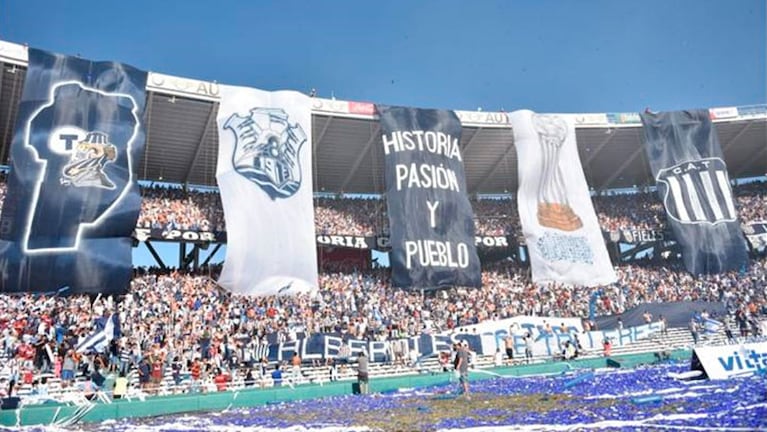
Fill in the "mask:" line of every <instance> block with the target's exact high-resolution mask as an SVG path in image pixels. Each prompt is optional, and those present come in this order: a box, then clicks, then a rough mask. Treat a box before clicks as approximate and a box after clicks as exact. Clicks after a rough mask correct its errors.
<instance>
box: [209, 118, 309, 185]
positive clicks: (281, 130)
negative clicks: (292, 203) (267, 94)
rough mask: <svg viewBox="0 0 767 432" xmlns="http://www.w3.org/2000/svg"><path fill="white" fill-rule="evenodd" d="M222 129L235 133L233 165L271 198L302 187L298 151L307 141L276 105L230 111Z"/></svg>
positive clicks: (298, 126)
mask: <svg viewBox="0 0 767 432" xmlns="http://www.w3.org/2000/svg"><path fill="white" fill-rule="evenodd" d="M224 129H229V130H231V131H232V132H233V133H234V136H235V146H234V152H233V154H232V165H233V166H234V169H235V171H237V172H238V173H239V174H240V175H242V176H243V177H245V178H247V179H248V180H250V181H252V182H253V183H255V184H257V185H259V186H260V187H261V189H263V190H264V192H266V193H267V194H268V195H269V197H271V198H272V199H273V200H274V199H277V198H288V197H291V196H293V195H294V194H295V193H296V192H297V191H298V189H299V188H300V187H301V160H300V157H299V156H300V152H301V148H302V147H303V145H304V143H305V142H306V140H307V136H306V133H305V132H304V130H303V128H301V125H299V124H298V123H294V124H290V121H289V119H288V114H287V113H286V112H285V111H284V110H282V109H279V108H253V109H251V110H250V112H249V113H248V115H247V116H241V115H239V114H232V115H231V116H230V117H229V118H228V119H227V120H226V122H225V123H224Z"/></svg>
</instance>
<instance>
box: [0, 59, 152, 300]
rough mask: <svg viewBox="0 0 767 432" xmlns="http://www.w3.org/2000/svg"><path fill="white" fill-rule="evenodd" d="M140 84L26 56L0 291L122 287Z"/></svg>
mask: <svg viewBox="0 0 767 432" xmlns="http://www.w3.org/2000/svg"><path fill="white" fill-rule="evenodd" d="M146 77H147V74H146V72H144V71H140V70H138V69H135V68H133V67H131V66H127V65H124V64H120V63H113V62H93V61H90V60H85V59H81V58H75V57H67V56H64V55H59V54H52V53H49V52H45V51H40V50H36V49H30V50H29V66H28V69H27V75H26V78H25V81H24V92H23V94H22V96H21V103H20V105H19V114H18V118H17V121H16V129H15V134H14V137H13V143H12V147H11V171H10V174H9V180H8V193H7V196H6V198H5V202H4V204H3V212H2V221H1V222H0V268H1V269H3V271H2V287H1V289H0V290H1V291H5V292H12V291H15V292H25V291H38V292H50V291H59V290H61V289H62V288H63V287H69V288H70V289H69V290H68V293H72V294H76V293H104V294H119V293H123V292H125V291H126V290H127V289H128V284H129V282H130V278H131V276H132V266H131V262H132V261H131V249H132V248H131V235H132V233H133V229H134V228H135V226H136V220H137V219H138V213H139V210H140V208H141V196H140V195H139V191H138V182H137V180H136V175H135V171H136V168H137V165H138V162H139V160H140V156H141V154H142V153H143V150H144V124H143V118H144V105H145V99H146V96H145V87H146Z"/></svg>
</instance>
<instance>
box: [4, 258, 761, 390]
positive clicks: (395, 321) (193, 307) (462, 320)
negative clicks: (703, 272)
mask: <svg viewBox="0 0 767 432" xmlns="http://www.w3.org/2000/svg"><path fill="white" fill-rule="evenodd" d="M617 271H618V277H619V279H618V281H617V282H616V283H614V284H611V285H608V286H604V287H598V288H585V287H573V286H567V285H548V286H536V285H534V284H533V283H532V282H531V280H530V277H529V273H528V270H527V269H526V268H524V267H520V266H519V265H518V264H515V263H512V262H508V261H503V262H499V263H496V264H493V265H490V266H488V268H486V269H485V270H484V271H483V274H482V279H483V286H482V288H480V289H464V288H453V289H449V290H445V291H438V292H433V293H421V292H410V291H403V290H400V289H395V288H392V287H391V285H390V283H389V273H388V271H387V270H385V269H378V270H367V271H356V270H352V269H344V268H335V269H324V271H323V272H322V273H321V276H320V280H319V286H320V289H319V292H318V293H316V295H309V294H303V295H298V296H294V297H247V296H239V295H232V294H229V293H227V292H225V291H223V290H221V289H219V288H218V287H217V285H216V284H215V282H214V280H213V278H211V277H209V276H207V275H206V276H201V275H193V274H182V273H178V272H171V273H161V272H140V273H137V274H136V276H135V278H134V279H133V281H132V283H131V288H130V291H129V292H128V294H127V295H125V296H124V297H121V298H112V297H107V298H104V297H98V298H96V299H95V300H94V299H93V298H92V297H88V296H84V295H72V296H67V297H55V296H53V297H51V296H48V297H46V296H39V295H32V294H27V295H13V296H11V295H0V334H1V338H0V356H2V357H5V360H4V361H3V365H2V367H0V369H2V368H5V370H0V376H3V374H4V373H5V374H6V375H12V374H16V375H17V377H18V379H19V380H25V379H27V378H24V375H25V373H26V374H27V376H28V377H29V379H32V376H34V375H35V374H38V373H41V372H48V373H51V374H54V375H56V376H58V377H60V378H61V379H62V380H63V381H64V382H65V383H66V382H69V381H71V380H72V379H73V377H74V374H75V373H76V372H75V371H78V370H82V369H85V370H88V371H94V370H99V369H111V370H113V371H114V372H115V373H119V374H125V373H126V372H128V371H130V370H132V369H136V370H138V371H143V372H141V373H140V375H142V376H146V381H145V382H142V383H145V384H147V385H150V384H151V383H152V382H153V381H152V380H155V379H159V378H161V377H162V376H163V375H164V374H165V373H166V372H172V373H174V374H176V373H177V372H179V373H180V372H181V371H183V372H184V373H193V371H195V370H196V371H197V373H198V375H199V374H202V375H204V376H208V375H210V376H211V377H212V376H213V375H217V374H218V373H219V372H216V371H221V370H230V369H238V368H239V367H241V366H245V367H248V366H250V367H253V366H254V365H257V364H258V363H259V360H260V359H259V358H258V354H257V353H258V352H259V351H258V348H259V346H262V345H264V344H266V343H268V341H272V342H273V341H289V340H294V339H295V338H296V337H297V335H298V334H302V333H303V334H314V333H319V332H334V333H341V334H343V335H347V336H349V337H354V338H366V339H376V340H383V339H397V338H401V337H406V336H413V335H417V334H421V333H423V332H426V333H432V332H450V331H451V330H453V329H454V328H456V327H459V326H463V325H470V324H475V323H479V322H483V321H487V320H497V319H503V318H507V317H512V316H516V315H537V316H552V317H555V316H567V317H581V318H583V319H584V320H586V319H588V317H589V303H590V299H591V296H592V294H594V292H595V290H599V292H600V294H599V301H598V302H597V309H598V310H597V313H598V314H599V315H603V314H620V313H622V312H623V311H625V310H626V309H628V308H631V307H634V306H636V305H639V304H643V303H646V302H670V301H685V300H700V301H723V302H725V303H726V304H727V306H728V308H729V310H731V311H733V313H735V312H736V311H737V313H738V314H740V315H742V316H746V317H750V316H767V301H766V299H767V259H765V258H762V259H758V260H754V261H752V263H751V266H750V268H749V269H748V270H747V271H746V272H744V273H740V274H739V273H728V274H722V275H716V276H706V277H701V278H697V279H696V278H693V277H692V276H690V275H689V274H687V273H686V272H685V271H684V270H683V269H681V267H677V266H676V265H674V264H669V263H666V264H664V265H662V266H661V265H657V266H655V265H624V266H620V267H618V268H617ZM213 276H215V275H213ZM112 312H115V313H117V314H118V316H119V323H120V329H121V334H122V336H121V337H120V338H118V339H116V340H115V341H113V343H112V345H111V346H110V347H108V349H107V354H106V355H105V356H103V357H100V356H98V355H87V354H86V355H82V354H79V353H77V352H76V351H75V347H77V346H78V344H79V343H80V342H82V341H83V340H84V339H85V338H86V337H87V336H88V335H89V334H91V333H92V332H93V331H94V327H95V326H97V323H99V322H101V325H103V322H104V320H105V319H106V318H107V317H108V316H109V315H110V314H111V313H112ZM195 365H196V366H195ZM262 369H263V368H262ZM89 373H92V372H89ZM156 374H159V375H157V376H155V375H156Z"/></svg>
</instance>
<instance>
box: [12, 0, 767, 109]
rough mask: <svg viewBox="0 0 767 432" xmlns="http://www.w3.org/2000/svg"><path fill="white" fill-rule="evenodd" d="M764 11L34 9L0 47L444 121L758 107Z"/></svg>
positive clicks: (75, 4)
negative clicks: (503, 114) (486, 113)
mask: <svg viewBox="0 0 767 432" xmlns="http://www.w3.org/2000/svg"><path fill="white" fill-rule="evenodd" d="M765 14H766V12H765V1H764V0H737V1H721V0H717V1H710V0H674V1H668V0H645V1H642V2H629V1H613V0H604V1H601V0H600V1H565V0H560V1H551V0H535V1H532V0H531V1H454V0H439V1H405V0H398V1H385V2H365V1H362V2H360V1H274V2H266V1H259V2H255V1H219V2H212V1H194V0H188V1H146V0H133V1H121V2H110V1H107V2H104V1H89V2H87V1H54V0H49V1H43V0H8V1H5V2H3V3H2V6H0V38H2V39H5V40H10V41H13V42H20V43H28V44H29V45H31V46H35V47H39V48H43V49H48V50H52V51H56V52H60V53H65V54H80V55H82V56H83V57H87V58H91V59H109V60H118V61H123V62H127V63H130V64H133V65H134V66H137V67H140V68H144V69H147V70H152V71H156V72H163V73H168V74H173V75H181V76H186V77H193V78H199V79H207V80H217V81H218V82H223V83H228V84H240V85H249V86H254V87H259V88H263V89H267V90H276V89H295V90H303V91H308V90H309V89H310V88H316V89H317V90H318V92H319V94H320V96H324V97H329V96H330V95H331V92H332V93H334V94H335V96H336V97H338V98H341V99H350V100H365V101H372V102H381V103H387V104H397V105H411V106H419V107H436V108H452V109H476V108H477V107H482V108H483V109H485V110H500V109H501V108H504V109H506V110H514V109H520V108H528V109H533V110H537V111H543V112H607V111H612V112H614V111H639V110H643V109H644V108H645V107H651V108H652V109H654V110H672V109H683V108H698V107H711V106H729V105H745V104H753V103H765V102H766V101H767V96H766V94H767V90H766V89H765V76H767V71H766V69H765V39H766V33H765V21H766V19H765Z"/></svg>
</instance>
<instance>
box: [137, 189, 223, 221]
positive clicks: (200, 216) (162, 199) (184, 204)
mask: <svg viewBox="0 0 767 432" xmlns="http://www.w3.org/2000/svg"><path fill="white" fill-rule="evenodd" d="M136 225H137V226H138V227H140V228H154V229H161V230H163V231H167V230H190V231H206V232H209V231H213V232H219V231H225V229H226V228H225V226H224V210H223V208H222V206H221V198H220V196H219V194H218V192H202V191H195V190H184V189H181V188H177V187H164V186H150V187H142V188H141V213H139V218H138V222H137V223H136Z"/></svg>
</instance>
